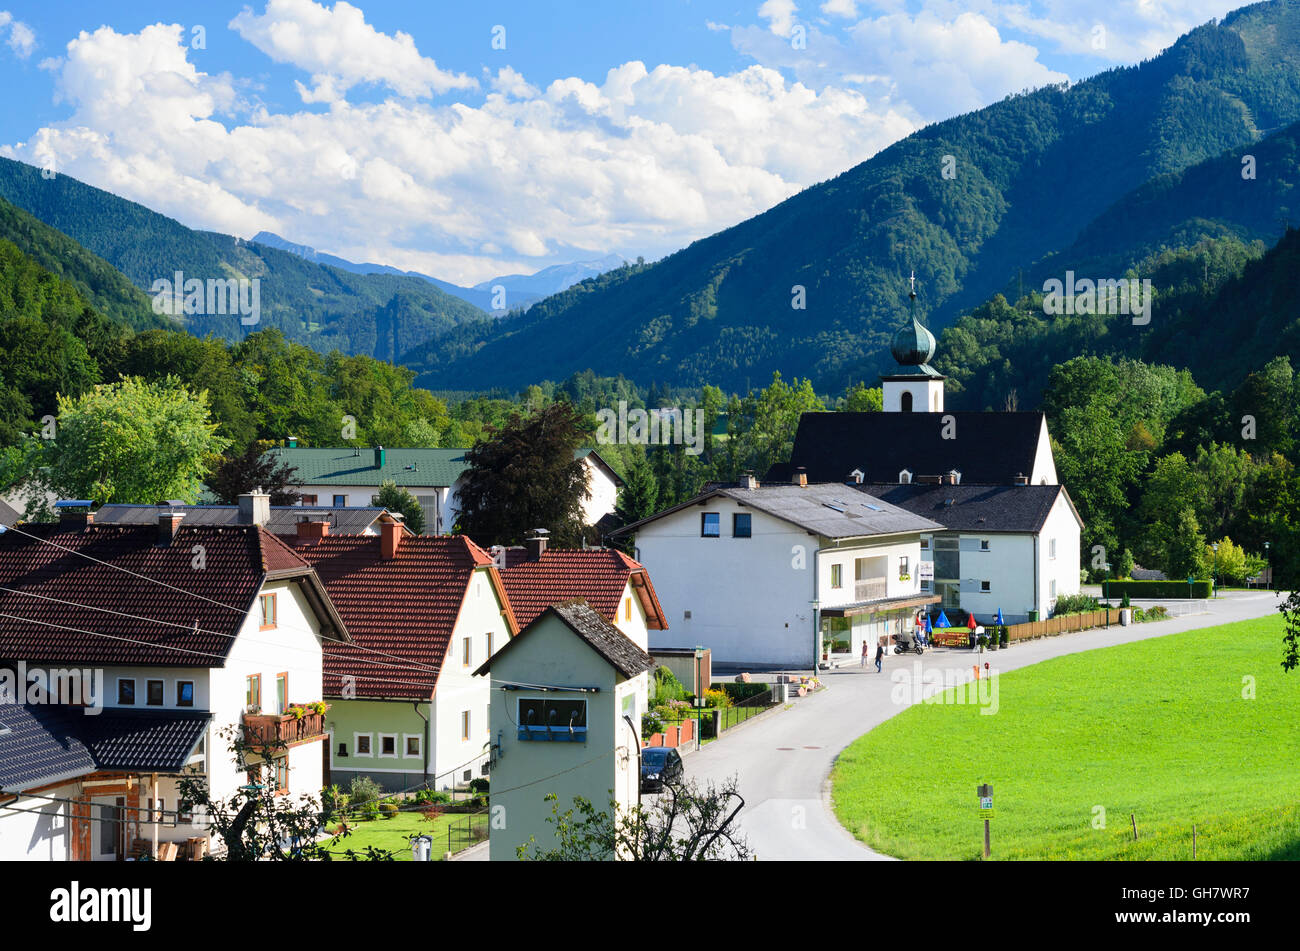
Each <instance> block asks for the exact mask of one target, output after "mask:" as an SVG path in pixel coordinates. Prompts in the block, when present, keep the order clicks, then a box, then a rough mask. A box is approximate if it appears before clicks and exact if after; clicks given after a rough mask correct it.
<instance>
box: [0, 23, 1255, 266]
mask: <svg viewBox="0 0 1300 951" xmlns="http://www.w3.org/2000/svg"><path fill="white" fill-rule="evenodd" d="M1239 5H1240V4H1238V3H1235V2H1226V3H1225V2H1219V0H1121V2H1114V3H1108V4H1105V5H1099V4H1097V3H1096V2H1095V0H1031V2H1023V3H1021V2H996V3H994V2H992V0H968V2H964V3H954V2H947V0H882V2H877V3H871V2H867V0H751V2H736V0H717V2H714V0H650V2H640V3H631V2H628V0H604V2H592V0H586V2H573V0H547V2H545V3H539V2H538V0H528V2H518V3H516V2H497V0H476V2H473V3H466V2H464V0H458V2H453V3H444V2H428V0H424V2H411V3H397V2H388V0H383V2H381V0H357V2H356V3H348V2H343V0H338V2H336V3H329V2H319V3H318V2H314V0H259V2H256V3H252V4H245V3H239V2H235V3H229V2H225V0H204V2H202V3H198V2H194V3H191V2H186V0H167V2H145V0H141V2H106V0H100V2H93V3H92V2H86V0H56V2H48V0H47V2H40V3H36V2H29V0H22V2H17V0H0V89H2V90H3V91H4V92H3V101H4V110H3V112H0V155H4V156H6V157H8V158H15V159H19V160H21V161H24V162H28V163H30V164H33V165H38V166H40V167H42V168H49V169H52V170H53V172H54V173H55V174H67V175H71V176H73V177H74V178H77V179H80V180H81V181H84V182H87V183H89V184H91V185H94V186H96V187H99V188H104V189H107V190H108V191H111V192H113V193H115V194H118V195H121V196H123V197H126V198H129V199H131V200H133V201H138V202H140V203H141V204H143V205H146V206H147V207H149V208H152V209H154V210H155V211H159V212H162V213H163V214H166V215H170V216H171V217H174V218H176V219H177V220H179V221H180V222H182V223H183V224H185V225H188V226H190V227H194V228H203V229H208V230H213V231H221V232H225V233H228V234H234V235H238V236H240V237H245V238H248V237H252V236H253V235H254V234H256V233H257V232H258V231H262V230H266V231H273V232H275V233H277V234H279V235H281V236H283V237H285V238H288V239H289V240H291V241H294V242H297V243H301V244H308V245H311V246H313V247H316V248H317V249H319V250H321V251H328V252H330V253H333V254H338V255H341V256H342V257H345V258H349V259H352V260H356V261H372V262H377V263H382V264H390V265H393V266H396V267H401V268H406V269H410V270H416V271H420V272H422V273H426V274H430V275H433V276H435V277H439V278H443V279H445V280H451V281H455V282H457V283H461V284H473V283H477V282H479V281H483V280H487V279H488V278H490V277H493V276H496V275H499V274H507V273H531V272H533V271H536V270H539V269H540V268H543V267H546V266H548V265H551V264H556V263H564V262H569V261H575V260H585V259H591V258H596V257H601V256H604V255H606V254H609V253H617V254H621V255H623V256H624V257H626V258H629V259H632V258H636V257H637V256H643V257H645V258H646V259H647V260H656V259H658V258H660V257H662V256H663V255H665V254H669V253H671V252H673V251H675V250H677V249H679V248H681V247H684V246H685V245H687V244H689V243H690V242H692V241H694V240H697V239H699V238H702V237H705V236H707V235H709V234H713V233H714V232H717V231H719V230H722V229H723V228H726V227H729V226H730V225H733V224H736V223H737V222H740V221H743V220H745V219H746V218H750V217H752V216H753V215H756V214H758V213H760V212H762V211H764V210H766V209H768V208H770V207H772V206H773V205H775V204H777V203H778V202H780V201H782V200H784V199H785V198H788V197H789V196H791V195H793V194H795V193H797V192H798V191H800V190H801V189H803V188H806V187H808V186H809V185H812V184H815V183H817V182H819V181H823V180H825V179H827V178H831V177H833V176H835V175H837V174H839V173H840V172H843V171H845V170H846V169H849V168H851V167H853V166H854V165H856V164H858V163H860V162H862V161H865V160H866V159H868V158H870V157H871V156H872V155H874V154H875V153H876V152H878V151H880V150H881V149H882V148H884V147H886V146H888V145H889V144H891V143H892V142H895V141H897V140H898V139H900V138H902V137H904V136H906V135H907V134H909V133H911V132H913V131H915V130H916V129H918V128H921V127H922V126H924V125H926V124H928V123H931V122H934V121H938V120H941V119H945V118H948V117H950V116H953V115H957V114H960V113H963V112H968V111H971V110H973V109H978V108H980V107H982V106H986V105H988V104H990V103H992V102H996V101H997V100H999V99H1001V98H1002V97H1004V96H1006V95H1007V94H1009V93H1013V92H1019V91H1021V90H1024V89H1028V88H1033V87H1037V86H1042V85H1045V84H1048V83H1061V82H1065V81H1078V80H1080V79H1084V78H1087V77H1088V76H1091V75H1094V74H1096V73H1098V72H1101V71H1103V70H1105V69H1109V68H1111V67H1114V66H1118V65H1127V64H1132V63H1136V62H1139V61H1141V60H1143V59H1146V58H1149V57H1151V56H1153V55H1155V54H1156V53H1158V52H1159V51H1160V50H1161V49H1163V48H1165V47H1166V46H1168V45H1169V44H1170V43H1172V42H1173V41H1174V40H1175V39H1176V38H1177V37H1178V36H1179V35H1180V34H1182V33H1184V32H1186V31H1187V30H1188V29H1190V28H1192V27H1193V26H1196V25H1198V24H1200V23H1203V22H1205V21H1207V20H1209V19H1211V18H1214V17H1222V16H1223V15H1224V14H1225V13H1227V12H1228V11H1229V10H1231V9H1233V8H1234V7H1236V6H1239Z"/></svg>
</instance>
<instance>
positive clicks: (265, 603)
mask: <svg viewBox="0 0 1300 951" xmlns="http://www.w3.org/2000/svg"><path fill="white" fill-rule="evenodd" d="M257 600H258V601H259V602H260V603H261V605H262V627H261V629H262V630H263V631H265V630H268V629H270V628H273V627H275V595H273V594H264V595H262V596H261V597H260V598H258V599H257Z"/></svg>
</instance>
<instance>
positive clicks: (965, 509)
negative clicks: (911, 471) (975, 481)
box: [854, 482, 1077, 533]
mask: <svg viewBox="0 0 1300 951" xmlns="http://www.w3.org/2000/svg"><path fill="white" fill-rule="evenodd" d="M854 488H860V489H861V491H862V492H864V493H866V494H867V495H870V496H874V497H875V498H878V499H883V500H885V501H886V502H891V503H893V504H894V505H897V506H899V507H900V508H904V509H906V510H907V511H909V512H912V513H914V514H916V515H920V516H923V517H924V518H928V519H932V520H933V521H936V522H938V523H939V524H941V525H942V526H943V527H944V528H946V529H948V530H949V531H954V532H1030V533H1032V532H1037V531H1039V530H1040V529H1041V528H1042V527H1043V523H1044V522H1045V521H1046V520H1047V516H1048V514H1049V513H1050V512H1051V511H1052V506H1053V505H1055V504H1056V500H1057V498H1058V497H1059V496H1061V495H1062V494H1064V493H1065V487H1064V486H1060V485H972V484H970V483H967V482H962V483H961V484H959V485H926V484H918V483H915V482H913V483H910V484H906V483H905V484H899V483H892V484H890V483H882V482H873V483H863V484H862V485H861V486H855V487H854ZM1066 497H1067V498H1068V497H1069V496H1068V495H1067V496H1066ZM1076 515H1077V513H1076Z"/></svg>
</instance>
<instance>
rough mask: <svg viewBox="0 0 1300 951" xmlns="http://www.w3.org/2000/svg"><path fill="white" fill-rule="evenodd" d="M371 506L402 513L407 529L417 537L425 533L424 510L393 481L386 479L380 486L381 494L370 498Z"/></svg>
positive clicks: (408, 493) (413, 497)
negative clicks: (379, 506) (380, 506)
mask: <svg viewBox="0 0 1300 951" xmlns="http://www.w3.org/2000/svg"><path fill="white" fill-rule="evenodd" d="M370 504H371V505H382V506H383V507H384V508H386V509H388V510H389V511H390V512H400V513H401V514H402V516H403V517H404V518H405V519H406V527H407V528H409V529H410V530H411V531H413V532H415V534H417V535H421V534H423V533H424V509H423V508H421V507H420V503H419V502H417V501H416V500H415V496H413V495H412V494H411V493H410V492H408V491H406V489H403V488H402V487H401V486H399V485H398V484H397V483H396V482H395V481H394V480H392V479H385V480H384V481H383V482H381V483H380V484H379V493H378V494H377V495H372V496H371V497H370Z"/></svg>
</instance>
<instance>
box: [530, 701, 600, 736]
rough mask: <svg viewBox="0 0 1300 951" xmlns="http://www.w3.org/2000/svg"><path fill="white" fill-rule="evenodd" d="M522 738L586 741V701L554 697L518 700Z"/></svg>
mask: <svg viewBox="0 0 1300 951" xmlns="http://www.w3.org/2000/svg"><path fill="white" fill-rule="evenodd" d="M516 722H517V723H518V724H519V726H518V730H519V739H521V740H536V741H546V740H549V741H551V742H556V743H585V742H587V701H586V700H567V699H553V698H546V699H542V698H536V699H525V698H520V700H519V715H518V718H517V720H516Z"/></svg>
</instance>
